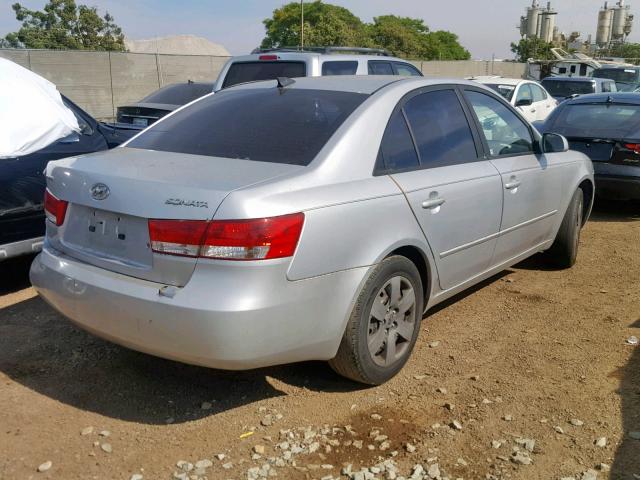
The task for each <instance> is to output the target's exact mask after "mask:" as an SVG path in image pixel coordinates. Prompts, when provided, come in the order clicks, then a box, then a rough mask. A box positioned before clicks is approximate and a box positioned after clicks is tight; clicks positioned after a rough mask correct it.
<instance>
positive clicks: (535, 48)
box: [511, 38, 554, 63]
mask: <svg viewBox="0 0 640 480" xmlns="http://www.w3.org/2000/svg"><path fill="white" fill-rule="evenodd" d="M552 48H553V44H552V43H547V42H544V41H542V40H540V39H539V38H523V39H521V40H520V41H519V42H518V43H512V44H511V51H512V52H513V53H515V55H516V59H517V60H518V61H519V62H522V63H526V62H527V60H529V59H530V58H535V59H538V60H552V59H553V58H554V56H553V54H552V53H551V49H552Z"/></svg>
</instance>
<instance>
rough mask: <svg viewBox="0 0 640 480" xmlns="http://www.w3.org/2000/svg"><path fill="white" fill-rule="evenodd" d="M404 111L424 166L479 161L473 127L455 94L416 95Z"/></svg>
mask: <svg viewBox="0 0 640 480" xmlns="http://www.w3.org/2000/svg"><path fill="white" fill-rule="evenodd" d="M404 110H405V113H406V115H407V120H408V121H409V125H411V131H412V132H413V136H414V138H415V141H416V144H417V147H418V152H419V154H420V163H421V165H422V166H424V167H443V166H447V165H455V164H458V163H465V162H470V161H474V160H476V159H477V156H478V155H477V152H476V146H475V143H474V141H473V135H472V133H471V127H469V123H468V122H467V118H466V116H465V114H464V110H463V109H462V105H461V104H460V101H459V100H458V96H457V95H456V93H455V91H453V90H437V91H434V92H427V93H422V94H420V95H416V96H415V97H413V98H411V99H410V100H409V101H407V103H406V104H405V106H404Z"/></svg>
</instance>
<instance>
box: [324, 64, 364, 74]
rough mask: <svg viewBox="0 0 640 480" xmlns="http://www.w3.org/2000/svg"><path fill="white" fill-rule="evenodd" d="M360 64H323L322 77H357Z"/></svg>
mask: <svg viewBox="0 0 640 480" xmlns="http://www.w3.org/2000/svg"><path fill="white" fill-rule="evenodd" d="M357 71H358V62H355V61H354V62H345V61H340V62H338V61H331V62H324V63H323V64H322V75H355V74H356V72H357Z"/></svg>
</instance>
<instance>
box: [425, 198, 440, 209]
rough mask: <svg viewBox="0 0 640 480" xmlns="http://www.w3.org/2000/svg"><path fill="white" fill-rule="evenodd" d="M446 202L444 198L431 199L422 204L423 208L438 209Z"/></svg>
mask: <svg viewBox="0 0 640 480" xmlns="http://www.w3.org/2000/svg"><path fill="white" fill-rule="evenodd" d="M444 202H445V200H444V198H441V197H437V198H430V199H429V200H425V201H424V202H422V208H436V207H439V206H440V205H442V204H443V203H444Z"/></svg>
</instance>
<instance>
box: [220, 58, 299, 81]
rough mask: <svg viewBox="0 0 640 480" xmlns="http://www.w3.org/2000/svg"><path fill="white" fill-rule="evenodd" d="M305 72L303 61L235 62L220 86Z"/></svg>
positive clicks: (294, 75)
mask: <svg viewBox="0 0 640 480" xmlns="http://www.w3.org/2000/svg"><path fill="white" fill-rule="evenodd" d="M306 73H307V66H306V65H305V63H304V62H283V61H275V62H269V61H264V60H259V61H257V62H237V63H234V64H232V65H231V67H229V71H228V72H227V75H226V77H225V79H224V83H223V85H222V88H227V87H231V86H233V85H237V84H239V83H246V82H255V81H258V80H275V79H276V78H278V77H289V78H296V77H304V76H305V75H306Z"/></svg>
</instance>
